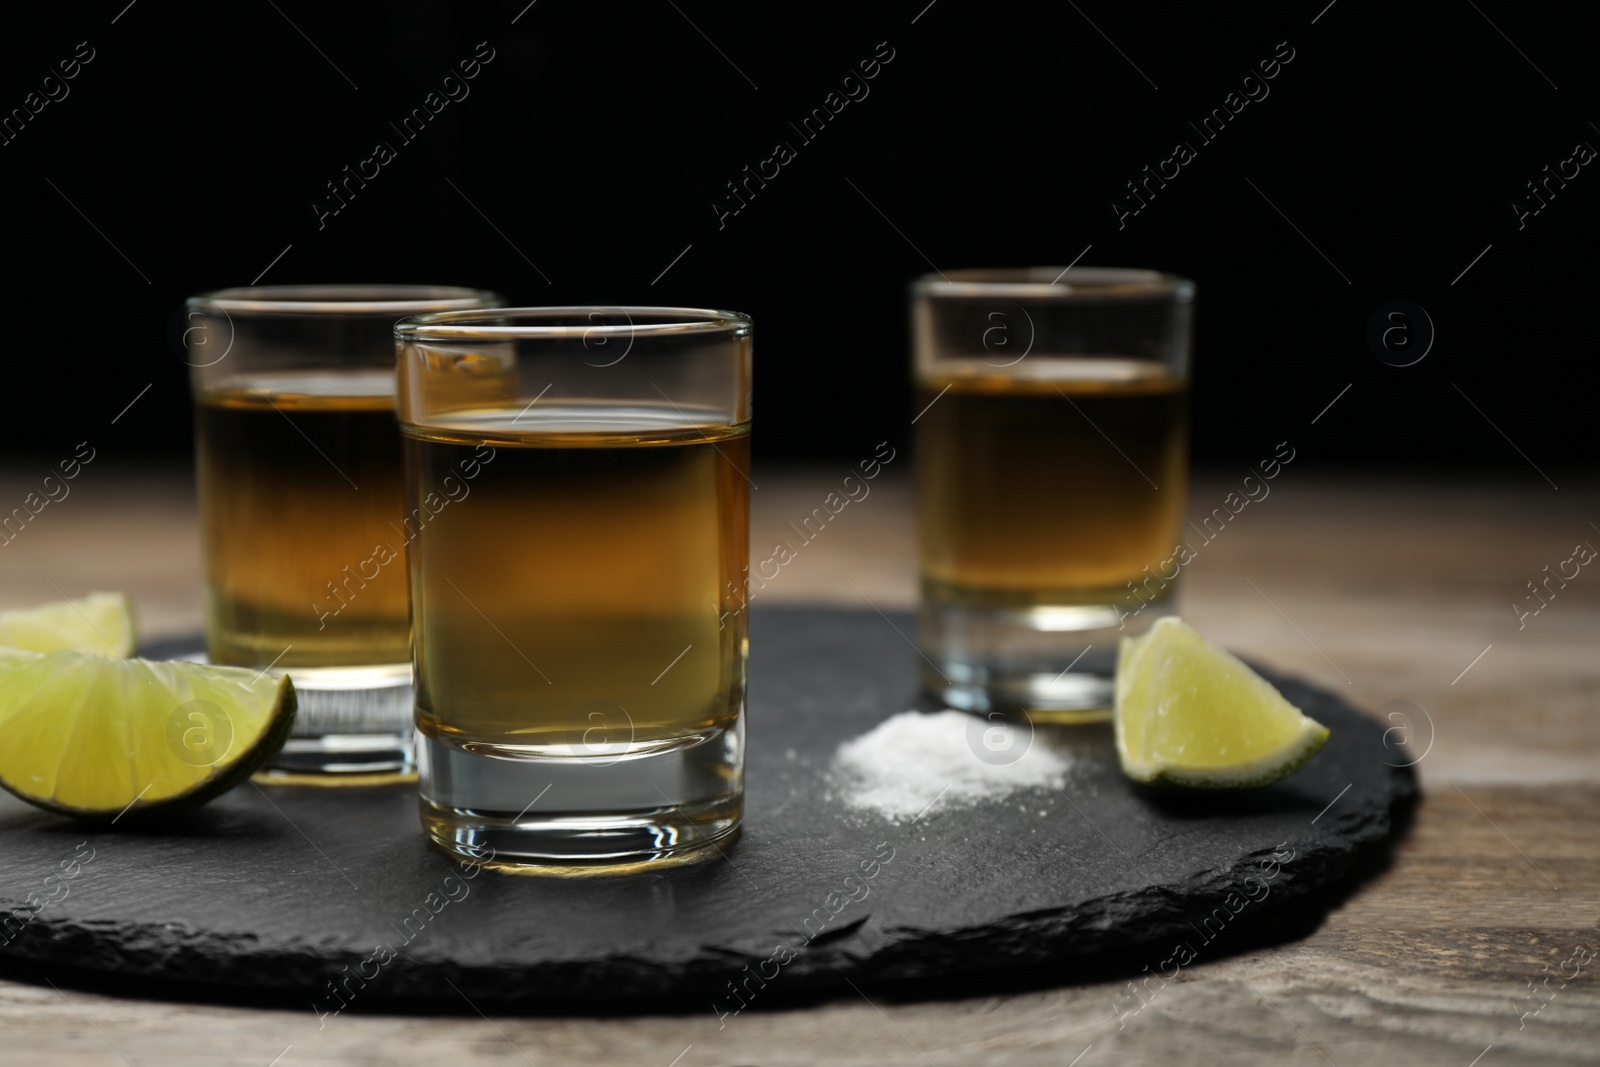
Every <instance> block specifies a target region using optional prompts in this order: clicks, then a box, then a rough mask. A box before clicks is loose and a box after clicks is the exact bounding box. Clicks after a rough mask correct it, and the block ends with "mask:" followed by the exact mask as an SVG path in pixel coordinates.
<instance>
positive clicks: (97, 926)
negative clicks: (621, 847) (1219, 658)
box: [0, 609, 1415, 1011]
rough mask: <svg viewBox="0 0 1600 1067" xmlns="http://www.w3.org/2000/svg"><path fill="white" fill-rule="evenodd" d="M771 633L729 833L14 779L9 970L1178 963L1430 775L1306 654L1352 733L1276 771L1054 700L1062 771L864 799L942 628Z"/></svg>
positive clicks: (431, 997) (420, 997)
mask: <svg viewBox="0 0 1600 1067" xmlns="http://www.w3.org/2000/svg"><path fill="white" fill-rule="evenodd" d="M893 621H894V623H895V625H896V626H898V627H899V628H900V629H901V630H903V631H905V632H906V633H910V632H911V629H912V625H913V624H912V621H911V620H910V619H909V618H908V617H904V616H895V617H894V619H893ZM751 650H752V651H751V679H752V681H751V687H750V727H749V737H750V755H749V766H748V795H747V807H746V822H745V830H744V833H743V836H742V837H741V838H740V839H739V840H738V841H737V842H736V843H735V844H733V845H732V846H731V847H728V848H726V849H725V857H723V858H712V859H710V860H709V861H708V862H705V863H700V864H694V865H688V866H680V867H676V868H671V869H665V870H661V871H659V872H653V873H645V874H639V875H631V876H627V877H614V878H604V879H595V878H592V877H590V878H582V879H555V878H548V877H518V876H505V875H499V874H496V873H493V872H488V871H479V872H462V871H461V870H460V869H459V868H458V867H457V865H456V864H454V863H452V861H450V860H449V859H447V858H445V857H444V856H442V855H439V854H437V853H435V852H433V851H431V850H430V849H428V848H427V847H425V846H424V844H423V841H422V837H421V834H420V831H419V829H418V824H417V816H416V802H415V798H414V795H413V792H412V790H411V789H409V788H407V787H388V788H382V789H374V790H312V789H285V788H269V789H266V790H262V789H259V788H257V787H255V786H253V785H247V786H245V787H242V788H240V789H237V790H235V791H234V792H232V793H231V794H229V795H227V796H225V797H223V798H222V799H220V800H218V801H217V802H215V803H213V804H212V805H210V806H209V807H207V808H205V809H203V810H201V811H199V812H196V813H194V814H192V815H189V816H186V817H184V818H183V819H182V820H181V821H177V822H162V823H157V824H154V825H127V824H126V823H123V824H119V825H118V826H115V827H111V828H109V829H93V828H88V827H84V826H80V825H77V824H75V823H73V822H71V821H70V820H67V819H64V818H61V817H58V816H54V815H50V814H47V813H45V812H40V811H35V810H33V809H31V808H29V807H27V806H25V805H23V804H21V803H20V802H17V801H14V800H12V799H11V798H9V797H7V798H5V799H3V800H0V958H3V959H6V965H5V968H4V969H5V970H6V972H8V973H10V974H12V975H16V976H27V975H28V974H30V973H31V972H32V971H34V970H35V969H36V968H37V965H38V964H48V965H49V966H50V967H52V968H54V969H53V970H52V971H51V973H52V974H55V975H57V976H63V975H64V976H66V980H69V981H71V980H73V978H72V977H71V973H72V972H73V971H76V972H77V974H78V975H79V977H80V978H84V977H86V976H89V975H111V976H118V975H122V976H129V977H133V976H137V977H138V983H137V984H135V985H132V986H131V987H130V988H131V989H132V990H133V991H134V992H142V993H157V992H160V993H165V994H167V995H175V996H192V997H202V998H203V997H210V996H225V997H227V996H240V995H244V996H248V997H250V998H252V999H254V998H257V997H262V998H268V999H287V1000H290V1001H295V1002H303V1001H305V1000H308V999H309V1000H311V1001H312V1003H313V1004H314V1005H315V1006H317V1007H318V1009H319V1010H322V1011H334V1010H338V1009H339V1008H340V1006H341V1005H348V1006H350V1007H352V1008H357V1009H360V1008H365V1007H377V1006H381V1005H383V1004H386V1003H399V1002H408V1003H409V1004H411V1005H412V1006H413V1007H416V1006H420V1005H423V1004H429V1005H436V1006H437V1007H438V1008H439V1009H440V1010H446V1011H454V1010H460V1007H461V1004H460V998H458V997H457V996H456V994H455V993H454V992H453V991H452V990H451V984H452V983H453V984H454V986H455V987H457V989H459V990H460V992H461V993H462V994H464V995H465V996H466V997H468V998H470V999H471V1001H472V1003H474V1004H476V1005H479V1006H484V1007H488V1006H490V1005H495V1006H498V1007H501V1008H503V1009H508V1010H517V1009H520V1010H524V1011H544V1010H552V1009H566V1010H572V1009H591V1010H644V1009H648V1008H654V1007H663V1006H669V1005H674V1004H684V1003H694V1004H698V1005H700V1006H702V1007H704V1006H705V1005H707V1004H708V1003H709V1004H711V1005H713V1006H714V1007H715V1009H716V1010H718V1011H733V1010H735V1009H737V1008H738V1007H739V1006H740V1004H741V1003H746V1004H750V1005H752V1006H756V1005H759V1006H766V1005H770V1004H774V1003H779V1002H782V1001H785V1000H791V999H794V998H799V997H805V996H809V995H814V994H818V993H821V992H826V991H829V990H832V989H836V988H841V987H842V988H845V989H848V987H847V986H845V982H846V980H847V979H848V980H849V981H851V982H854V983H855V984H856V985H857V986H858V987H860V988H862V989H874V988H875V989H880V990H893V989H901V990H916V991H926V990H933V991H937V992H942V993H956V992H961V991H963V990H966V989H970V988H972V987H973V986H974V984H975V983H983V982H986V981H991V980H993V979H994V978H995V977H996V976H997V975H1000V974H1001V973H1002V972H1015V973H1024V974H1033V975H1035V976H1037V975H1039V974H1041V973H1043V974H1044V975H1046V978H1045V980H1050V978H1049V976H1050V975H1060V976H1066V975H1069V974H1071V973H1073V968H1074V967H1079V966H1083V965H1085V963H1086V962H1089V963H1092V965H1093V966H1095V967H1098V968H1105V967H1107V966H1109V967H1111V968H1112V969H1113V970H1125V971H1126V972H1127V973H1129V974H1130V975H1136V974H1139V973H1141V972H1142V970H1143V968H1145V967H1146V966H1148V967H1149V968H1150V970H1151V971H1152V972H1153V971H1155V970H1158V969H1161V968H1166V969H1168V970H1169V971H1170V968H1171V967H1173V966H1178V965H1182V964H1184V963H1187V962H1190V961H1189V960H1186V959H1185V958H1184V954H1183V953H1181V952H1180V953H1178V954H1177V956H1176V959H1175V958H1174V949H1175V946H1177V945H1178V944H1184V945H1187V947H1188V950H1189V952H1190V953H1192V955H1193V958H1194V961H1195V962H1199V963H1203V962H1204V961H1205V960H1206V959H1207V958H1208V957H1214V956H1215V955H1217V954H1220V953H1221V952H1223V951H1224V950H1225V949H1226V947H1227V945H1228V943H1229V942H1230V941H1232V940H1234V939H1237V938H1239V937H1241V936H1245V934H1244V932H1245V931H1246V930H1255V931H1260V930H1263V929H1272V928H1274V927H1281V928H1283V929H1285V930H1290V929H1299V928H1303V926H1304V924H1305V922H1306V921H1307V920H1308V916H1307V908H1306V906H1305V905H1304V904H1303V903H1301V901H1302V898H1305V897H1306V896H1307V895H1308V894H1312V893H1313V892H1315V891H1318V890H1325V889H1326V888H1327V887H1329V886H1334V885H1337V883H1339V882H1340V880H1341V879H1347V878H1349V877H1350V876H1351V875H1352V874H1354V873H1355V872H1357V871H1358V870H1359V869H1360V868H1361V866H1362V865H1363V864H1365V863H1366V862H1368V861H1370V860H1371V858H1372V857H1373V855H1374V854H1375V853H1377V852H1380V851H1381V845H1382V842H1384V840H1385V839H1386V838H1387V837H1388V836H1389V835H1390V834H1391V833H1392V832H1393V829H1394V827H1395V824H1396V820H1397V819H1398V818H1400V817H1401V815H1402V814H1403V813H1404V811H1405V810H1407V809H1408V806H1409V803H1410V801H1411V800H1412V799H1413V798H1414V795H1415V782H1414V779H1413V777H1412V775H1411V772H1410V770H1409V769H1407V768H1403V767H1394V766H1391V765H1390V762H1391V761H1392V762H1401V761H1402V760H1403V756H1401V755H1397V754H1396V753H1395V751H1394V750H1393V749H1390V748H1386V747H1385V745H1384V739H1383V727H1382V726H1381V725H1379V724H1378V723H1376V722H1373V721H1372V720H1369V719H1367V718H1366V717H1364V716H1362V715H1361V714H1360V713H1358V712H1357V711H1355V710H1354V709H1353V708H1351V707H1350V706H1348V705H1346V704H1344V703H1343V702H1341V701H1340V700H1339V699H1338V698H1337V697H1335V696H1333V695H1332V694H1329V693H1327V692H1325V691H1322V690H1318V689H1315V688H1312V687H1310V686H1307V685H1304V684H1302V683H1298V682H1295V681H1293V680H1288V679H1281V678H1280V679H1275V681H1277V682H1278V683H1279V684H1280V685H1281V687H1282V688H1283V689H1284V692H1285V693H1286V695H1287V696H1288V697H1289V698H1290V699H1291V700H1293V701H1295V702H1296V703H1298V704H1300V705H1301V706H1302V707H1304V708H1305V709H1306V710H1307V711H1308V712H1309V713H1311V714H1312V715H1314V716H1315V717H1317V718H1319V719H1321V720H1322V721H1323V722H1324V723H1326V724H1328V725H1329V726H1330V727H1331V728H1332V730H1333V738H1332V740H1331V741H1330V742H1329V743H1328V745H1327V747H1326V748H1325V749H1324V750H1323V752H1322V753H1321V754H1319V756H1318V757H1317V758H1316V759H1314V760H1313V761H1312V762H1311V763H1310V764H1309V765H1308V766H1307V767H1306V768H1304V769H1302V770H1301V771H1300V772H1298V773H1296V774H1295V775H1293V776H1292V777H1290V778H1289V779H1287V780H1286V781H1283V782H1280V783H1278V784H1277V785H1275V786H1272V787H1270V788H1268V789H1266V790H1260V791H1257V792H1253V793H1249V794H1241V795H1212V794H1203V795H1197V794H1182V795H1172V796H1167V795H1162V794H1157V793H1150V792H1146V791H1142V790H1139V789H1136V788H1135V787H1133V786H1131V785H1130V784H1129V783H1128V782H1127V781H1126V780H1125V779H1124V778H1123V777H1122V776H1121V774H1120V772H1119V771H1118V770H1117V768H1116V760H1115V754H1114V753H1113V752H1112V751H1111V748H1110V736H1109V730H1106V729H1102V728H1076V729H1072V728H1064V727H1063V728H1044V727H1041V728H1039V730H1038V732H1037V734H1036V736H1035V738H1034V742H1033V743H1034V744H1044V745H1052V746H1057V747H1058V748H1059V749H1060V750H1062V751H1064V752H1069V753H1070V754H1071V755H1072V756H1073V757H1074V760H1075V762H1074V764H1073V766H1072V767H1071V769H1070V770H1069V771H1068V772H1067V774H1066V775H1065V777H1064V778H1063V779H1062V781H1061V782H1060V783H1059V789H1057V788H1054V787H1038V788H1033V789H1029V790H1026V791H1024V792H1022V793H1018V794H1013V795H1012V796H1011V797H1009V798H1008V799H1006V800H1004V801H986V802H982V803H980V804H978V805H976V806H972V807H965V808H959V807H956V808H952V807H948V806H942V805H940V804H935V805H934V807H933V808H932V809H930V810H929V811H928V812H927V814H925V815H923V816H922V817H921V818H920V819H918V820H917V821H915V822H902V823H900V824H896V823H894V822H891V821H888V820H885V819H883V818H881V817H878V816H876V815H872V814H868V813H863V812H859V811H854V810H851V809H849V808H847V807H845V806H844V805H843V803H842V802H841V801H840V800H839V799H838V788H837V783H836V782H834V781H832V780H831V779H830V778H829V775H828V766H829V763H830V760H831V757H832V754H833V752H834V750H835V748H836V747H837V745H838V744H839V743H840V742H841V741H843V740H845V739H848V738H850V737H854V736H857V735H859V734H861V733H863V732H865V731H866V730H868V729H870V728H872V727H873V726H874V725H876V724H877V723H878V722H880V721H882V720H883V719H884V718H886V717H888V716H889V715H891V714H894V713H895V712H898V711H902V710H905V709H906V708H908V707H915V706H925V705H924V704H922V703H920V701H919V698H918V696H917V693H916V681H915V679H916V662H917V654H916V652H915V651H914V650H913V649H912V648H911V647H910V646H909V645H908V644H907V643H906V642H905V640H904V639H903V638H902V637H901V636H900V635H899V634H897V633H896V632H895V630H894V629H893V628H891V626H890V625H888V624H887V623H886V622H885V620H884V619H883V618H882V617H880V616H879V615H877V614H875V613H853V612H841V611H823V610H803V609H784V610H771V611H765V612H762V611H757V612H756V613H755V614H754V616H753V618H752V621H751ZM91 850H92V858H89V859H87V861H85V857H88V856H90V855H91ZM886 858H887V859H886ZM74 859H76V860H77V861H78V862H77V865H76V867H74V866H73V865H72V864H73V861H74ZM874 860H876V861H877V866H875V867H874V866H872V863H873V861H874ZM885 860H886V861H885ZM69 870H74V871H75V872H76V873H75V874H72V875H71V876H70V877H63V875H65V874H66V872H67V871H69ZM869 871H871V872H872V873H873V875H874V876H873V877H871V878H868V877H867V872H869ZM463 873H475V874H476V876H475V877H473V878H471V879H466V878H463V877H462V875H463ZM1252 876H1253V878H1252ZM847 878H849V879H850V881H848V882H847V881H846V879H847ZM46 879H53V880H52V881H50V882H48V883H47V882H46ZM1247 879H1248V881H1247ZM430 894H432V896H430ZM1230 894H1231V895H1230ZM30 895H32V896H33V898H34V901H35V902H44V903H43V907H42V908H39V909H37V910H33V909H32V908H30V907H29V906H28V900H29V897H30ZM1325 896H1326V894H1325V893H1319V894H1317V897H1316V898H1315V900H1314V902H1313V905H1312V908H1313V911H1312V914H1311V917H1310V918H1311V921H1314V918H1315V910H1314V909H1315V907H1316V906H1317V904H1316V902H1318V901H1320V900H1322V899H1324V898H1325ZM7 911H10V912H12V917H11V919H10V920H9V921H7V920H6V912H7ZM408 920H409V921H408ZM808 920H809V922H808ZM1287 920H1293V922H1288V921H1287ZM1212 938H1216V939H1217V943H1216V944H1215V945H1212V944H1211V943H1210V942H1211V940H1212ZM63 968H65V969H66V970H63ZM747 968H748V969H747ZM1035 980H1037V978H1035ZM330 983H333V984H332V985H330ZM735 994H737V996H736V995H735Z"/></svg>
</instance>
